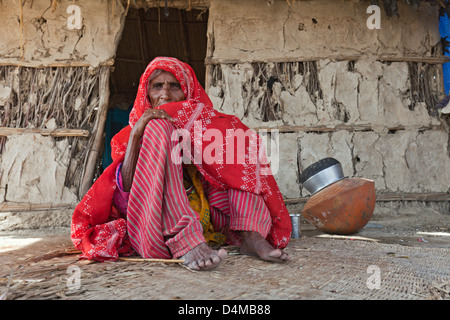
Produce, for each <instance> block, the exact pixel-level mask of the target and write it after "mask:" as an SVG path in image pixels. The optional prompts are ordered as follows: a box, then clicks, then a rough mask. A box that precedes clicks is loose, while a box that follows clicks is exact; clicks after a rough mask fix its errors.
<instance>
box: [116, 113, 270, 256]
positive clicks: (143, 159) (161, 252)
mask: <svg viewBox="0 0 450 320" xmlns="http://www.w3.org/2000/svg"><path fill="white" fill-rule="evenodd" d="M174 130H175V129H174V127H173V125H172V124H171V123H169V122H168V121H166V120H162V119H154V120H152V121H151V122H150V123H149V124H148V125H147V128H146V130H145V132H144V136H143V139H142V147H141V151H140V156H139V160H138V162H137V165H136V171H135V175H134V180H133V185H132V187H131V190H130V195H129V198H128V206H127V209H126V211H127V213H126V215H127V230H128V235H129V238H130V242H131V245H132V246H133V249H134V250H135V251H136V252H137V253H139V254H140V255H141V256H142V257H144V258H166V259H167V258H172V257H174V258H178V257H181V256H183V255H184V254H186V253H187V252H188V251H190V250H191V249H193V248H194V247H195V246H197V245H198V244H200V243H203V242H205V238H204V237H203V229H202V226H201V224H200V221H199V215H198V213H197V212H195V211H194V210H193V209H192V208H191V207H190V205H189V201H188V198H187V196H186V191H185V189H184V186H183V166H182V164H177V163H175V162H173V161H171V150H173V148H174V147H175V145H176V143H175V142H173V141H171V135H172V132H173V131H174ZM202 183H203V184H204V189H205V192H206V194H207V197H208V201H209V203H210V208H211V222H212V224H213V227H214V230H215V231H221V232H222V231H223V232H224V233H225V234H226V235H227V237H228V240H229V242H231V244H235V245H239V241H240V237H239V234H238V233H236V232H235V231H238V230H239V231H240V230H244V231H257V232H259V233H260V234H261V235H262V236H263V237H266V236H267V234H268V233H269V231H270V228H271V226H272V225H271V223H272V222H271V218H270V213H269V211H268V209H267V207H266V205H265V203H264V200H263V199H262V197H261V196H258V195H255V194H252V193H249V192H245V191H241V190H236V189H227V190H219V189H217V188H214V187H212V186H211V185H209V184H208V183H207V182H206V181H202ZM117 192H122V191H120V188H117V189H116V193H117ZM124 198H126V197H124V196H122V197H116V196H115V197H114V199H115V201H114V202H116V199H124ZM115 205H116V206H117V207H122V208H123V206H119V205H117V204H115Z"/></svg>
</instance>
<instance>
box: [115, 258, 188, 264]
mask: <svg viewBox="0 0 450 320" xmlns="http://www.w3.org/2000/svg"><path fill="white" fill-rule="evenodd" d="M119 260H122V261H132V262H164V263H184V261H185V260H184V259H146V258H126V257H119Z"/></svg>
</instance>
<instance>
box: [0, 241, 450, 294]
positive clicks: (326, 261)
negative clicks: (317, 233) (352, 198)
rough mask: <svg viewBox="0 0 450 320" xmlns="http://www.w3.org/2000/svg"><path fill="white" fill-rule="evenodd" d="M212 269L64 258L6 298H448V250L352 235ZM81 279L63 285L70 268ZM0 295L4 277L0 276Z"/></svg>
mask: <svg viewBox="0 0 450 320" xmlns="http://www.w3.org/2000/svg"><path fill="white" fill-rule="evenodd" d="M234 249H235V248H228V251H229V252H230V254H229V256H228V257H227V259H226V260H225V261H224V262H223V263H222V264H221V265H220V266H219V267H218V268H216V269H215V270H213V271H203V272H194V271H191V270H188V269H187V268H185V267H182V266H180V265H178V264H164V263H144V262H127V261H118V262H112V263H92V264H87V265H82V264H79V262H78V260H77V256H73V255H72V256H65V257H58V258H54V259H49V260H44V261H40V262H36V263H30V264H28V265H26V264H24V265H23V266H21V267H17V268H16V269H15V270H14V271H13V276H12V277H11V279H12V281H10V285H9V289H8V293H7V295H6V298H7V299H194V300H195V299H223V300H228V299H236V300H244V299H274V300H277V299H281V300H293V299H390V300H395V299H408V300H409V299H450V294H449V292H450V265H449V261H450V250H449V249H444V248H420V247H406V246H401V245H395V244H383V243H375V242H367V241H357V240H336V239H321V238H313V237H311V238H301V239H296V240H293V241H292V242H291V244H290V245H289V246H288V248H287V249H286V251H287V252H288V253H289V255H290V256H291V258H292V261H291V262H290V263H288V264H278V263H268V262H264V261H261V260H259V259H257V258H254V257H248V256H242V255H239V254H237V251H236V250H234ZM69 266H76V267H78V268H79V269H78V270H79V283H78V286H77V287H76V288H75V289H74V288H69V286H70V283H72V284H73V282H70V281H71V279H69V278H70V277H71V276H73V274H72V273H70V272H72V271H73V270H72V269H71V270H72V271H70V272H69V271H68V270H69V269H68V267H69ZM0 277H2V281H0V295H2V294H3V293H4V292H5V291H6V287H7V281H6V279H7V278H8V275H0Z"/></svg>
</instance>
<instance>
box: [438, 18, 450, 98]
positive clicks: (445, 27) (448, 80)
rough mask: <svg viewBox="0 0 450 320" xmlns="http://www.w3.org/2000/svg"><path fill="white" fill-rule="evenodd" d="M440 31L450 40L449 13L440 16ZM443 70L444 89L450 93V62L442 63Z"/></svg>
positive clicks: (447, 54)
mask: <svg viewBox="0 0 450 320" xmlns="http://www.w3.org/2000/svg"><path fill="white" fill-rule="evenodd" d="M439 32H440V34H441V38H445V37H447V39H446V40H447V41H450V19H449V18H448V16H447V14H444V15H443V16H440V18H439ZM447 50H450V47H447ZM445 55H446V56H450V54H449V53H447V52H446V53H445ZM442 71H443V74H444V90H445V94H447V95H448V94H449V90H450V62H446V63H444V64H443V65H442Z"/></svg>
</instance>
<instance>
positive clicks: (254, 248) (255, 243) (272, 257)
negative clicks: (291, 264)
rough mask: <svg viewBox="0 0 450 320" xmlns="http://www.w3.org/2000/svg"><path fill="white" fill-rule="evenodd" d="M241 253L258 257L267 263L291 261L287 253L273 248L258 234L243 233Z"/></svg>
mask: <svg viewBox="0 0 450 320" xmlns="http://www.w3.org/2000/svg"><path fill="white" fill-rule="evenodd" d="M241 236H242V242H241V249H240V251H241V253H242V254H246V255H251V256H258V257H260V258H261V259H263V260H266V261H273V262H287V261H289V260H290V258H289V256H288V254H287V253H285V252H283V250H281V249H275V248H273V247H272V246H271V245H270V244H269V243H268V242H267V241H266V239H264V238H263V236H262V235H260V234H259V233H258V232H253V231H241Z"/></svg>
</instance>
